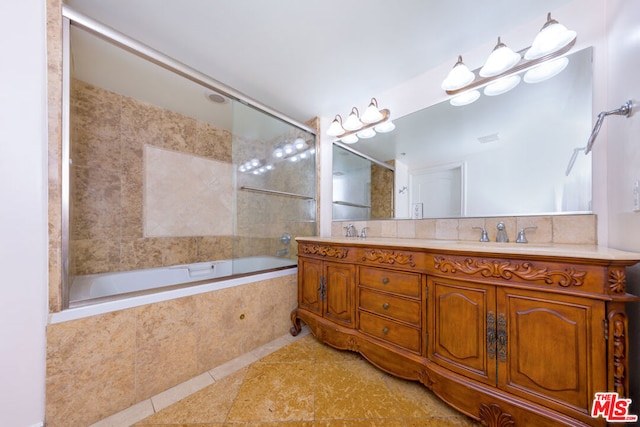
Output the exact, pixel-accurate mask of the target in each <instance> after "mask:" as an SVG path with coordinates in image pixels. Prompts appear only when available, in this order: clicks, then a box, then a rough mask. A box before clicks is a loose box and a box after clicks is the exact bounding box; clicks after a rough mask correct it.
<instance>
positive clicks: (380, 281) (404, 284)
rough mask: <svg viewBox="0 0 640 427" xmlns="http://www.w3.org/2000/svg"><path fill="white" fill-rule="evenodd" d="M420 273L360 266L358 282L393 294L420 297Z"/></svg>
mask: <svg viewBox="0 0 640 427" xmlns="http://www.w3.org/2000/svg"><path fill="white" fill-rule="evenodd" d="M420 283H421V279H420V274H417V273H401V272H398V271H392V270H384V269H382V268H368V267H360V284H361V285H364V286H368V287H370V288H374V289H380V290H383V291H387V292H393V293H394V294H401V295H407V296H410V297H414V298H420V288H421V286H420Z"/></svg>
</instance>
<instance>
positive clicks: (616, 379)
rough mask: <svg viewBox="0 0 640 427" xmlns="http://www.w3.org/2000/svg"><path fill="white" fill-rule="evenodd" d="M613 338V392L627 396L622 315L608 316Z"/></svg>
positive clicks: (625, 326)
mask: <svg viewBox="0 0 640 427" xmlns="http://www.w3.org/2000/svg"><path fill="white" fill-rule="evenodd" d="M609 319H610V326H609V327H610V328H612V336H613V352H612V353H613V391H615V392H617V393H618V395H619V396H625V397H626V396H628V394H627V325H626V316H625V315H624V314H623V313H615V314H613V315H611V314H610V315H609Z"/></svg>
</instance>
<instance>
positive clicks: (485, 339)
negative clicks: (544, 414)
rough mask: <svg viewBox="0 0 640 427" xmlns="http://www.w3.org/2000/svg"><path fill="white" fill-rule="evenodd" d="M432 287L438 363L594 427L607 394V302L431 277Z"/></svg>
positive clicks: (434, 356)
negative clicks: (595, 407) (594, 414)
mask: <svg viewBox="0 0 640 427" xmlns="http://www.w3.org/2000/svg"><path fill="white" fill-rule="evenodd" d="M428 287H429V289H430V290H431V292H432V295H433V297H432V298H431V304H430V305H429V307H428V311H429V312H430V313H431V322H432V325H431V326H430V327H429V330H430V331H433V333H432V335H431V340H432V345H431V346H430V348H431V352H430V355H429V356H430V359H431V360H433V361H434V362H435V363H438V364H439V365H441V366H443V367H446V368H447V369H449V370H451V371H453V372H457V373H460V374H462V375H464V376H466V377H468V378H472V379H474V380H476V381H480V382H482V383H484V384H488V385H491V386H495V387H497V388H498V389H499V390H504V391H506V392H508V393H511V394H513V395H515V396H520V397H523V398H525V399H527V401H530V402H536V403H539V404H541V405H544V406H546V407H550V408H553V409H555V410H557V411H560V412H564V413H566V414H567V415H570V416H574V417H581V418H584V419H585V420H590V412H589V411H590V409H591V401H592V399H593V397H594V394H595V392H596V391H603V390H607V377H606V370H604V369H601V368H602V367H605V366H606V342H607V337H606V336H605V327H604V322H603V321H604V319H605V303H604V302H603V301H599V300H592V299H588V298H581V297H573V296H566V295H561V294H560V295H558V294H549V293H548V292H540V291H531V290H523V289H512V288H506V287H501V286H496V285H490V284H483V283H474V282H471V281H461V280H450V279H440V278H431V277H430V278H429V286H428ZM594 421H595V420H594Z"/></svg>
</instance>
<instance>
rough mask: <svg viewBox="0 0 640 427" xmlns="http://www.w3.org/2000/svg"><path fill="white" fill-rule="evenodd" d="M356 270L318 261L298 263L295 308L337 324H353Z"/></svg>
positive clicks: (348, 325)
mask: <svg viewBox="0 0 640 427" xmlns="http://www.w3.org/2000/svg"><path fill="white" fill-rule="evenodd" d="M354 276H355V267H354V266H353V265H351V264H341V263H336V262H330V261H321V260H317V259H307V258H301V259H300V260H299V263H298V289H299V292H298V306H299V307H300V308H303V309H305V310H308V311H309V312H311V313H314V314H316V315H318V316H321V317H323V318H325V319H327V320H330V321H332V322H335V323H336V324H339V325H342V326H346V327H353V326H354V324H355V321H354V319H355V303H354V301H355V277H354Z"/></svg>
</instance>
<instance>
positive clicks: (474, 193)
mask: <svg viewBox="0 0 640 427" xmlns="http://www.w3.org/2000/svg"><path fill="white" fill-rule="evenodd" d="M568 59H569V63H568V65H567V67H566V68H565V69H564V70H563V71H562V72H561V73H559V74H558V75H556V76H554V77H553V78H551V79H549V80H545V81H542V82H538V83H535V84H529V83H525V82H524V81H523V82H521V83H520V84H519V85H518V86H517V87H516V88H515V89H513V90H511V91H510V92H508V93H504V94H502V95H498V96H485V95H483V96H481V97H480V99H479V100H477V101H476V102H475V103H473V104H470V105H466V106H461V107H460V106H458V107H456V106H452V105H451V104H450V103H449V101H448V100H447V101H444V102H442V103H439V104H436V105H433V106H430V107H428V108H425V109H423V110H420V111H416V112H414V113H412V114H409V115H407V116H404V117H401V118H399V119H397V120H395V121H394V122H395V124H396V129H395V130H394V131H393V132H391V133H387V134H378V135H377V136H376V137H374V138H371V139H366V140H360V141H359V142H357V143H356V144H352V145H349V148H351V149H353V150H355V151H356V152H359V153H362V154H363V155H364V156H365V157H364V158H365V159H366V158H367V157H370V158H373V159H376V160H378V161H380V162H383V163H391V164H395V166H396V173H398V171H399V170H406V171H408V173H407V176H396V178H395V182H396V184H395V188H394V190H393V192H394V195H395V197H394V200H395V207H394V208H395V209H394V214H393V215H390V216H389V217H396V218H408V217H414V218H415V217H421V218H437V217H464V216H467V217H477V216H480V217H484V216H501V215H536V214H562V213H582V212H590V211H591V155H587V156H585V155H584V151H581V152H579V155H578V157H577V159H576V162H575V164H574V165H573V167H572V169H571V171H570V173H569V174H567V167H568V164H569V161H570V159H571V157H572V154H573V152H574V150H575V149H577V148H582V147H584V146H585V145H586V141H587V139H588V137H589V133H590V131H591V124H592V121H591V120H592V48H586V49H583V50H581V51H577V52H575V53H573V54H571V55H569V56H568ZM434 84H435V83H434ZM342 149H343V148H341V147H339V146H338V145H334V153H336V152H339V151H340V150H342ZM336 156H337V155H336V154H334V158H335V157H336ZM356 163H357V162H354V164H356ZM337 168H338V169H336V166H334V172H339V173H341V174H342V176H344V175H345V174H347V173H348V171H345V169H344V165H341V164H338V166H337ZM353 176H354V179H357V178H356V175H353ZM335 181H336V176H335V174H334V188H335V185H336V183H335ZM403 194H404V195H405V197H403ZM399 196H400V197H399ZM334 200H335V197H334ZM399 203H404V204H405V205H402V206H401V205H399ZM417 207H419V209H418V210H417V211H416V209H415V208H417ZM420 211H421V213H420ZM334 219H341V220H345V219H363V218H362V216H359V217H354V218H345V216H344V215H343V216H342V217H341V218H334ZM365 219H366V218H365Z"/></svg>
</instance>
